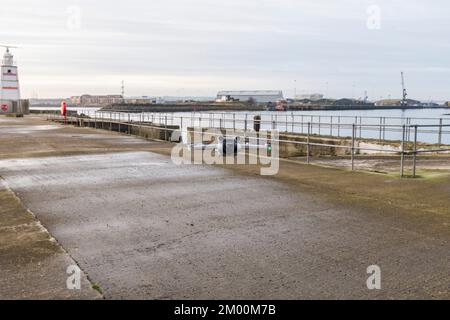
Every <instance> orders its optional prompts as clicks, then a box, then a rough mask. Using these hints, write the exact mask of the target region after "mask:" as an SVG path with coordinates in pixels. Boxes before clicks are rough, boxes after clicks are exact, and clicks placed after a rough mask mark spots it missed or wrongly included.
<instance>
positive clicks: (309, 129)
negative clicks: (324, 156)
mask: <svg viewBox="0 0 450 320" xmlns="http://www.w3.org/2000/svg"><path fill="white" fill-rule="evenodd" d="M310 135H311V123H310V122H308V135H307V137H306V163H307V164H309V154H310V150H309V139H310Z"/></svg>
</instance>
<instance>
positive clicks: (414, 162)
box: [413, 125, 417, 178]
mask: <svg viewBox="0 0 450 320" xmlns="http://www.w3.org/2000/svg"><path fill="white" fill-rule="evenodd" d="M416 162H417V125H415V126H414V150H413V178H415V177H416Z"/></svg>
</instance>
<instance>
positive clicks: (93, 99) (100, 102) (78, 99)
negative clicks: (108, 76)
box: [70, 94, 124, 106]
mask: <svg viewBox="0 0 450 320" xmlns="http://www.w3.org/2000/svg"><path fill="white" fill-rule="evenodd" d="M123 102H124V99H123V96H122V95H102V96H98V95H97V96H91V95H88V94H85V95H82V96H73V97H70V103H71V104H73V105H77V106H105V105H111V104H116V103H123Z"/></svg>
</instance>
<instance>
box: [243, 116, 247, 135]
mask: <svg viewBox="0 0 450 320" xmlns="http://www.w3.org/2000/svg"><path fill="white" fill-rule="evenodd" d="M244 131H247V114H245V128H244Z"/></svg>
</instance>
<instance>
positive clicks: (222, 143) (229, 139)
mask: <svg viewBox="0 0 450 320" xmlns="http://www.w3.org/2000/svg"><path fill="white" fill-rule="evenodd" d="M188 149H189V150H192V149H193V150H215V151H216V152H218V153H219V154H221V155H225V156H232V155H237V154H238V153H239V152H240V151H241V150H258V149H266V150H267V151H268V152H270V151H272V146H271V145H270V144H268V143H264V144H251V143H248V142H245V141H244V142H241V137H239V136H219V138H218V139H217V142H216V143H214V142H213V143H210V144H193V143H191V144H188Z"/></svg>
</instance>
